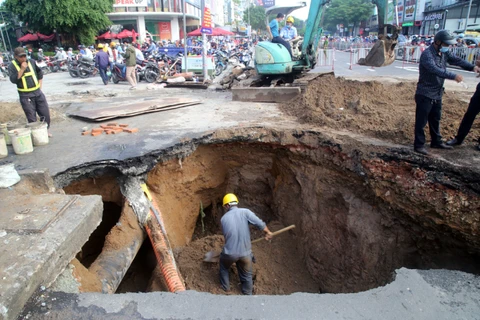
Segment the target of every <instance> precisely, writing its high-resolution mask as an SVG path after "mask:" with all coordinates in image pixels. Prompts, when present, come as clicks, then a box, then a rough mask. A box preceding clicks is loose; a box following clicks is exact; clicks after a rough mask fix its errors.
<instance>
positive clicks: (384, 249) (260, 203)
mask: <svg viewBox="0 0 480 320" xmlns="http://www.w3.org/2000/svg"><path fill="white" fill-rule="evenodd" d="M359 167H362V169H358V168H359ZM355 168H356V169H355ZM382 172H390V173H388V174H387V175H382ZM422 172H423V174H424V176H422ZM425 174H428V173H425V171H421V170H420V171H418V170H415V168H413V167H411V165H410V164H404V165H403V166H402V165H400V166H399V165H398V163H397V162H396V161H392V162H391V163H390V162H385V161H381V160H379V159H378V158H377V159H376V160H375V161H373V160H368V161H367V160H364V161H359V160H358V159H352V158H350V157H349V156H348V155H346V154H344V153H342V152H340V151H339V150H338V149H336V148H333V147H327V148H315V149H311V148H305V147H300V146H295V147H278V146H269V145H262V144H257V145H256V144H241V143H237V144H235V143H233V144H220V145H210V146H200V147H199V148H198V149H197V150H196V151H195V152H194V153H193V154H192V155H191V156H189V157H187V158H184V159H182V160H178V159H175V160H171V161H167V162H164V163H162V164H159V165H157V166H156V167H155V169H154V170H152V171H151V172H150V173H149V174H148V185H149V186H150V189H151V190H152V191H153V193H154V196H155V199H156V201H157V203H158V205H159V207H160V209H161V211H162V214H163V216H164V219H165V224H166V229H167V233H168V234H169V237H170V240H171V243H172V245H173V247H174V248H175V250H176V252H177V258H179V261H177V262H179V267H180V270H181V272H182V273H184V272H185V274H186V275H187V277H186V279H185V280H186V283H187V288H189V289H194V290H199V291H209V292H214V293H218V292H217V291H218V290H216V289H215V288H212V287H211V286H212V281H213V279H215V278H217V276H216V275H217V273H218V270H217V268H211V267H208V266H205V264H204V263H203V262H202V261H201V258H202V257H203V254H204V253H205V252H206V251H209V250H212V249H215V248H220V247H221V243H219V241H221V237H220V238H216V240H215V241H213V240H212V239H211V238H204V239H202V238H199V239H198V240H195V241H194V243H191V244H189V242H190V239H192V235H193V234H194V232H195V227H196V225H197V222H198V221H197V219H199V216H200V215H199V212H200V204H202V206H203V207H204V208H208V207H211V209H209V210H207V211H208V212H209V214H211V215H212V216H211V217H206V218H205V219H207V218H208V219H211V220H212V221H216V223H217V226H218V229H217V231H216V233H215V231H213V232H211V234H210V235H213V236H214V235H215V234H216V235H220V234H221V231H220V228H219V224H218V222H219V219H220V218H221V215H222V212H221V210H219V209H218V208H219V207H220V206H221V199H222V197H223V195H224V194H225V193H227V192H233V193H235V194H237V196H238V197H239V200H240V206H241V207H246V208H249V209H251V210H252V211H254V212H255V213H256V214H257V215H258V216H259V217H261V218H262V219H263V220H265V221H266V222H267V223H271V222H273V221H276V222H278V223H279V224H281V225H285V226H286V225H290V224H295V225H296V226H297V228H296V229H294V231H293V232H292V233H291V236H290V237H289V238H288V239H289V240H291V241H294V242H295V245H296V246H295V249H294V250H293V254H292V256H290V257H283V258H282V259H283V260H285V259H289V260H293V259H297V260H298V261H301V264H300V265H299V266H296V267H289V266H288V265H287V264H284V265H283V269H289V271H291V273H290V274H288V276H289V277H293V278H295V277H297V276H298V274H304V275H305V276H306V277H307V278H308V277H311V279H313V283H315V286H318V287H316V288H315V289H312V290H317V292H358V291H363V290H367V289H371V288H374V287H377V286H380V285H384V284H386V283H388V282H389V281H391V280H392V275H393V271H394V270H395V269H397V268H400V267H402V266H405V267H409V268H420V269H422V268H452V269H460V270H465V271H469V272H478V270H479V264H478V262H476V261H479V260H477V258H478V248H476V247H475V246H476V245H475V244H473V243H471V242H470V243H469V240H470V239H474V238H475V234H476V232H477V231H478V224H476V222H475V217H474V214H472V213H471V212H470V211H469V209H473V210H475V208H478V207H479V201H478V194H475V193H471V192H469V191H466V192H463V191H461V192H460V191H458V190H457V191H454V190H447V189H448V188H445V187H444V186H442V184H441V183H440V184H439V183H435V182H431V181H427V180H428V179H427V180H426V179H425V177H426V176H425ZM392 175H395V176H394V177H392ZM420 183H421V184H420ZM416 186H420V187H422V188H418V190H417V189H416ZM420 190H423V194H416V192H420ZM445 192H447V193H448V192H451V193H452V197H453V198H452V200H451V201H450V203H448V202H447V203H446V202H445V201H444V195H445ZM426 195H429V196H430V197H427V198H424V197H423V196H426ZM460 198H463V199H464V202H465V201H467V202H468V201H469V204H468V206H469V207H465V206H464V205H462V204H461V203H462V202H460V203H459V202H458V201H457V200H459V199H460ZM214 208H216V209H214ZM465 220H467V221H470V222H462V221H465ZM462 224H463V225H462ZM258 235H260V233H259V234H258ZM255 236H256V234H254V235H253V237H255ZM468 237H470V238H468ZM274 241H275V240H274ZM199 248H201V252H200V253H199ZM276 258H277V257H276V255H275V254H271V255H266V256H265V257H264V263H265V264H264V265H263V267H264V268H268V267H269V266H271V265H274V264H276V263H280V264H282V262H281V261H280V262H279V261H278V259H276ZM209 268H210V269H209ZM259 269H260V268H259ZM261 269H262V270H263V268H261ZM293 269H294V270H293ZM205 272H207V273H208V276H205V275H204V276H198V277H195V276H194V275H195V274H197V275H200V274H203V273H205ZM188 275H190V276H188ZM269 275H271V277H272V279H277V278H282V276H281V275H280V274H278V275H277V274H273V273H269ZM284 277H285V275H284ZM272 281H274V280H268V279H267V281H264V282H263V283H264V286H257V287H256V289H255V290H256V292H262V293H264V294H278V293H280V292H284V293H286V292H294V291H292V288H291V287H276V289H275V290H270V291H269V290H265V288H267V287H268V286H271V285H272ZM300 291H302V290H300ZM309 292H312V291H309Z"/></svg>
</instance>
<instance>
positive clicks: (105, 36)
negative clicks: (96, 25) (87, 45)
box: [97, 31, 117, 40]
mask: <svg viewBox="0 0 480 320" xmlns="http://www.w3.org/2000/svg"><path fill="white" fill-rule="evenodd" d="M116 38H117V35H116V34H115V33H111V32H110V31H107V32H105V33H104V34H102V35H100V36H98V37H97V39H98V40H110V39H116Z"/></svg>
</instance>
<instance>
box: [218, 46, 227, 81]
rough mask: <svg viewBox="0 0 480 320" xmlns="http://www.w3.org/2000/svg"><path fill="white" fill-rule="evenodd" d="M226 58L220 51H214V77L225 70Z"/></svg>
mask: <svg viewBox="0 0 480 320" xmlns="http://www.w3.org/2000/svg"><path fill="white" fill-rule="evenodd" d="M227 65H228V57H227V55H226V54H225V53H224V52H223V51H221V50H217V51H215V76H217V77H218V76H219V75H220V74H221V73H222V72H223V71H224V70H225V69H227Z"/></svg>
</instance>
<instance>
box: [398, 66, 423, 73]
mask: <svg viewBox="0 0 480 320" xmlns="http://www.w3.org/2000/svg"><path fill="white" fill-rule="evenodd" d="M395 68H398V69H403V70H407V71H413V72H418V67H397V66H395Z"/></svg>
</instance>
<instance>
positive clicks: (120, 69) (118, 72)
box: [112, 63, 140, 84]
mask: <svg viewBox="0 0 480 320" xmlns="http://www.w3.org/2000/svg"><path fill="white" fill-rule="evenodd" d="M126 74H127V66H126V65H125V64H122V63H115V65H114V66H113V71H112V82H113V83H115V84H117V83H119V82H120V81H127V75H126ZM135 76H136V77H137V82H139V81H140V77H139V75H138V73H137V72H135Z"/></svg>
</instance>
